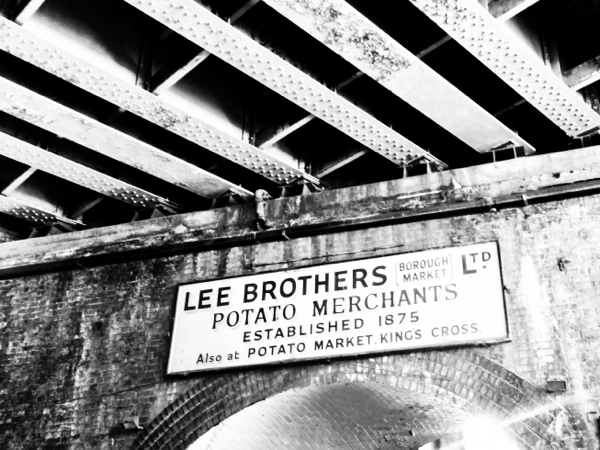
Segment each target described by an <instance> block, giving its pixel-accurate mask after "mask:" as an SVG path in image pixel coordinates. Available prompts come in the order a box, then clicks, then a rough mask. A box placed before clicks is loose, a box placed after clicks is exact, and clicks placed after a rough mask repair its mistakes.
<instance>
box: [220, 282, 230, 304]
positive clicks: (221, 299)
mask: <svg viewBox="0 0 600 450" xmlns="http://www.w3.org/2000/svg"><path fill="white" fill-rule="evenodd" d="M229 290H231V286H226V287H221V288H219V291H218V294H217V306H227V305H229V302H226V301H224V299H226V298H228V297H229V294H228V293H225V292H224V291H229Z"/></svg>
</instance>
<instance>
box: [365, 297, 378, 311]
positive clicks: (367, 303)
mask: <svg viewBox="0 0 600 450" xmlns="http://www.w3.org/2000/svg"><path fill="white" fill-rule="evenodd" d="M371 297H375V299H377V295H375V294H369V295H367V296H366V297H365V308H367V309H371V310H373V309H377V305H375V306H373V307H370V306H369V299H370V298H371Z"/></svg>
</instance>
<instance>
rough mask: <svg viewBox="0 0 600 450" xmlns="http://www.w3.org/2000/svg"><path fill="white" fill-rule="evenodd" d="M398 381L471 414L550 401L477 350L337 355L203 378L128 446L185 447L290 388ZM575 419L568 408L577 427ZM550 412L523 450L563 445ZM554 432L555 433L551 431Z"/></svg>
mask: <svg viewBox="0 0 600 450" xmlns="http://www.w3.org/2000/svg"><path fill="white" fill-rule="evenodd" d="M349 382H350V383H361V382H362V383H364V382H371V383H378V384H382V385H390V386H397V387H399V388H403V389H407V390H410V391H414V392H420V393H424V394H429V395H432V396H435V397H436V398H438V399H441V400H444V401H447V402H451V403H452V404H453V405H455V406H456V407H458V408H460V409H461V410H463V411H465V412H466V413H468V414H473V415H481V414H485V415H489V416H493V417H495V418H498V419H506V418H509V417H513V416H518V415H519V414H520V413H522V412H525V411H530V410H535V409H538V408H540V407H543V406H544V405H547V404H552V400H551V399H550V398H548V396H547V395H546V394H545V393H544V392H543V391H542V390H541V389H539V388H536V387H535V386H533V385H532V384H530V383H529V382H527V381H525V380H524V379H522V378H520V377H519V376H517V375H516V374H514V373H513V372H511V371H509V370H507V369H506V368H504V367H502V366H500V365H499V364H497V363H495V362H493V361H491V360H490V359H488V358H486V357H484V356H482V355H481V354H479V353H478V352H477V351H474V350H469V349H462V350H445V351H428V352H414V353H405V354H396V355H388V356H379V357H370V358H369V357H364V358H355V359H352V360H338V361H332V362H331V363H320V364H312V365H292V366H287V367H279V368H265V369H255V370H247V371H240V372H230V373H225V374H219V373H215V374H210V375H206V376H202V377H201V378H200V379H199V382H198V383H197V384H196V385H195V386H193V387H192V388H191V389H189V390H188V391H187V392H186V393H184V394H183V395H181V396H180V397H179V398H178V399H177V400H175V401H174V402H173V403H172V404H171V405H169V406H168V407H167V408H165V409H164V410H163V411H162V412H161V413H160V414H159V415H158V416H157V417H156V418H155V419H154V420H152V421H151V422H150V423H149V424H148V425H147V426H146V427H145V428H144V429H143V430H141V431H140V433H139V434H138V437H137V439H136V441H135V442H134V444H133V446H132V448H133V449H136V450H137V449H140V450H141V449H144V450H159V449H186V448H187V447H188V446H189V445H191V444H192V443H193V442H194V441H196V439H197V438H199V437H200V436H201V435H203V434H204V433H206V432H207V431H208V430H209V429H211V428H212V427H213V426H215V425H217V424H219V423H220V422H222V421H223V420H225V419H226V418H228V417H229V416H231V415H233V414H235V413H237V412H239V411H241V410H243V409H244V408H246V407H248V406H251V405H253V404H254V403H256V402H259V401H261V400H265V399H267V398H269V397H272V396H274V395H276V394H279V393H282V392H285V391H288V390H290V389H300V388H305V387H309V386H315V385H327V384H333V383H349ZM581 420H582V419H581V417H579V415H578V413H576V412H571V413H570V417H569V420H568V421H566V422H567V423H569V424H571V425H572V429H573V430H575V429H577V428H579V429H581V428H580V427H579V422H581ZM554 421H555V417H554V415H553V414H552V411H550V413H546V414H539V415H537V416H534V417H531V418H528V419H527V420H526V421H523V422H520V423H519V424H518V426H517V427H515V428H514V432H515V434H516V435H517V437H518V438H519V440H520V441H521V443H522V444H523V445H524V446H525V447H526V448H531V449H535V448H544V449H551V448H557V449H559V448H567V447H566V446H564V442H569V441H571V442H572V441H573V440H574V439H575V436H569V433H570V429H569V430H559V431H558V433H557V432H556V431H557V430H556V424H555V423H554ZM557 434H558V435H557Z"/></svg>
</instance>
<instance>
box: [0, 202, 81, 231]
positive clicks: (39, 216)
mask: <svg viewBox="0 0 600 450" xmlns="http://www.w3.org/2000/svg"><path fill="white" fill-rule="evenodd" d="M0 213H4V214H8V215H10V216H14V217H18V218H19V219H23V220H26V221H27V222H31V223H34V224H36V225H52V224H54V223H56V222H60V223H63V224H66V225H71V226H76V227H83V226H85V224H84V223H83V222H80V221H78V220H73V219H69V218H67V217H63V216H61V215H58V214H55V213H53V212H50V211H46V210H45V209H42V208H39V207H37V206H33V205H31V204H29V203H27V202H25V201H23V200H21V199H16V198H14V197H7V196H6V195H2V194H0Z"/></svg>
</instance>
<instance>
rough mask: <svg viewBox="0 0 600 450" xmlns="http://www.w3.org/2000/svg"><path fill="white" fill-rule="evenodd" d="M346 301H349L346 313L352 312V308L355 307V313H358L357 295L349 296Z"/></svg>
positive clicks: (358, 298)
mask: <svg viewBox="0 0 600 450" xmlns="http://www.w3.org/2000/svg"><path fill="white" fill-rule="evenodd" d="M348 300H350V309H349V310H348V312H352V311H354V307H356V310H357V311H360V306H359V305H358V304H359V303H360V297H359V296H358V295H351V296H350V298H349V299H348Z"/></svg>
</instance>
